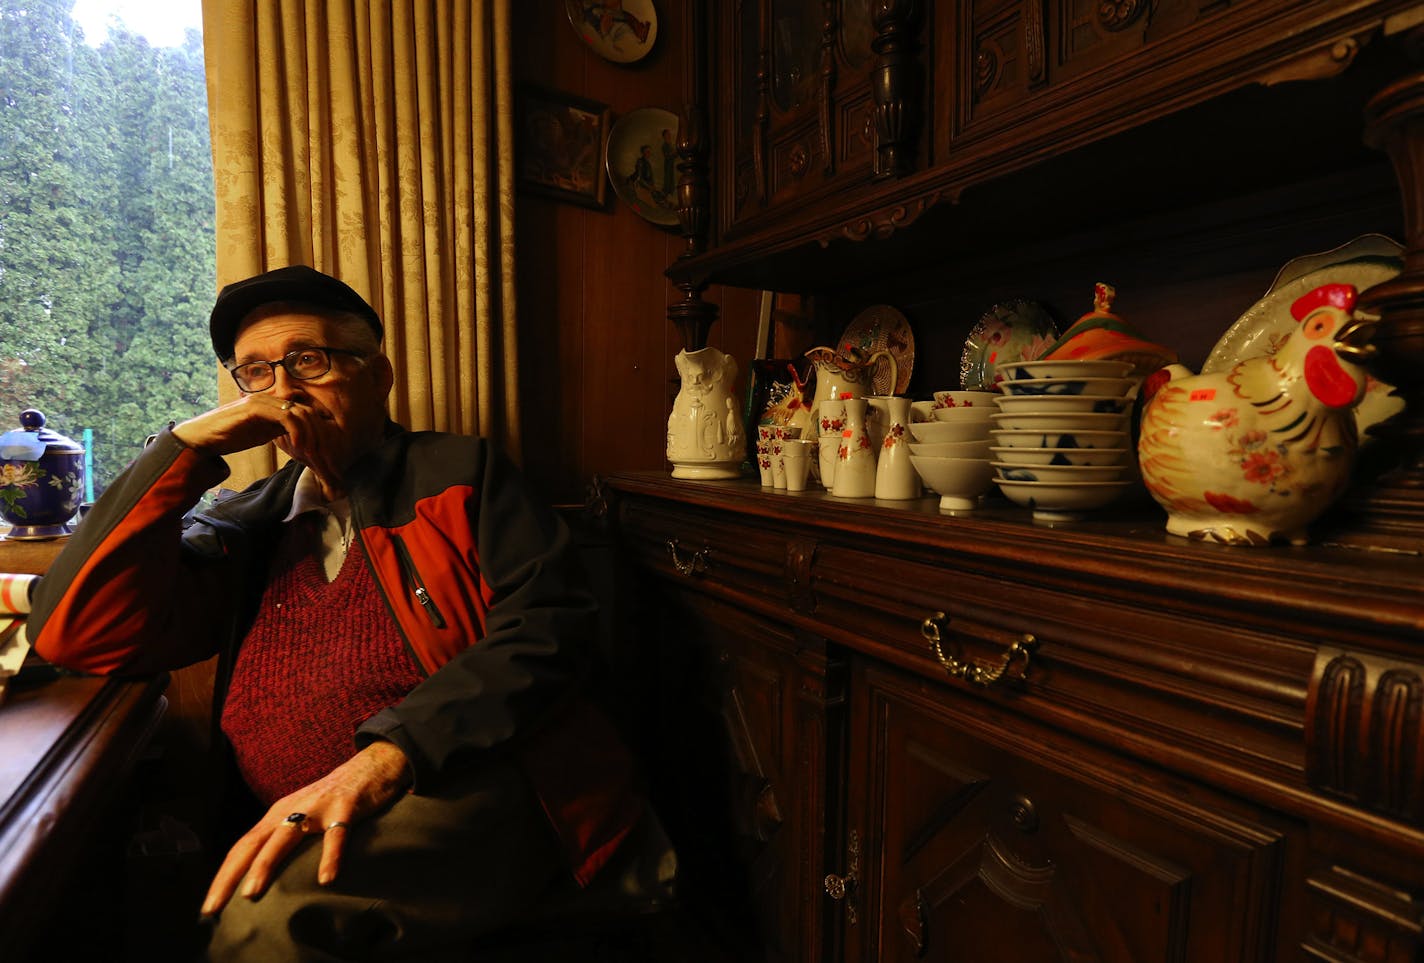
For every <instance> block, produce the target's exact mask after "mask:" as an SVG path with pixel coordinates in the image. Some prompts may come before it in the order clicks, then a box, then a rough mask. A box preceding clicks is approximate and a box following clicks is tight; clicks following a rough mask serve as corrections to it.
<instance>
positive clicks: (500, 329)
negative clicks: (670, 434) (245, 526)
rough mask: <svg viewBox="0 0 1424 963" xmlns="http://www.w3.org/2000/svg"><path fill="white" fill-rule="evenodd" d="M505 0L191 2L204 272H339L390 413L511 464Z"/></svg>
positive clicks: (254, 469)
mask: <svg viewBox="0 0 1424 963" xmlns="http://www.w3.org/2000/svg"><path fill="white" fill-rule="evenodd" d="M509 4H510V0H203V43H204V51H205V56H206V59H207V76H208V112H209V117H210V121H211V126H212V143H213V174H214V181H215V183H216V188H217V225H216V230H217V273H218V284H219V286H221V285H223V284H226V283H229V282H231V281H235V280H239V279H241V278H244V277H248V276H250V275H252V274H256V273H258V272H261V271H265V270H268V269H271V268H275V267H281V266H283V265H286V264H294V263H304V264H310V265H312V266H313V267H316V268H319V269H321V270H323V271H326V272H327V273H329V274H333V275H336V276H337V277H340V278H341V279H342V280H344V281H346V282H347V283H348V284H350V285H351V286H352V287H354V288H356V289H357V290H358V291H360V292H361V293H362V294H364V295H365V296H366V297H367V299H368V300H370V302H371V303H372V304H373V305H374V306H375V307H376V309H377V310H378V311H379V312H380V314H381V317H382V319H383V320H384V321H385V325H386V341H385V346H386V351H387V353H388V354H389V355H390V357H391V360H392V362H393V363H394V365H395V369H396V372H397V383H396V389H395V391H394V393H393V394H392V399H391V405H390V408H391V415H392V417H394V418H395V419H396V420H397V421H399V422H401V423H402V424H405V425H407V426H408V427H411V428H415V429H436V430H441V431H453V432H460V433H463V434H472V435H484V436H486V437H489V438H491V439H493V440H494V441H496V442H497V443H498V444H500V445H502V446H503V447H504V448H505V450H506V451H508V452H509V454H510V455H511V456H513V457H514V458H515V459H516V460H519V458H520V455H521V450H520V444H521V443H520V433H519V407H518V400H517V398H518V395H517V387H518V372H519V358H518V350H517V342H516V339H515V331H514V315H515V296H514V179H513V169H514V164H513V120H512V118H513V83H512V80H511V64H510V8H509ZM220 384H221V386H222V387H221V389H220V390H221V392H222V397H223V398H229V397H232V395H233V394H235V391H236V389H235V387H234V386H233V385H232V382H231V379H230V378H228V377H227V375H226V374H221V376H220ZM275 457H276V452H275V449H271V450H268V451H263V452H251V453H246V454H245V455H243V456H238V457H235V458H233V459H231V461H232V465H233V470H234V477H233V479H232V480H231V481H230V482H229V484H232V485H241V484H245V483H247V482H249V481H252V480H253V479H255V478H260V477H262V476H263V475H266V474H268V473H269V472H270V471H271V470H272V469H273V468H274V467H275Z"/></svg>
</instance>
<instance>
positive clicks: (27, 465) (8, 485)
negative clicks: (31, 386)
mask: <svg viewBox="0 0 1424 963" xmlns="http://www.w3.org/2000/svg"><path fill="white" fill-rule="evenodd" d="M84 489H85V486H84V449H83V448H82V447H81V446H79V445H77V444H75V443H74V442H72V441H70V440H69V439H68V438H66V437H64V436H63V435H61V434H59V433H58V432H56V431H54V430H53V429H51V428H46V427H45V416H44V415H43V414H42V413H40V412H39V411H36V410H35V409H34V408H27V409H25V410H24V411H22V412H21V413H20V427H19V429H18V430H16V431H7V432H5V433H4V434H3V435H0V521H4V522H8V523H9V524H10V526H11V528H10V531H9V533H8V534H7V535H6V536H5V537H6V538H11V539H16V540H26V539H29V540H35V541H39V540H43V539H48V538H63V537H64V536H66V535H69V534H70V528H69V524H68V523H69V520H70V519H71V518H73V517H74V515H75V513H76V512H78V511H79V504H80V502H82V501H83V499H84Z"/></svg>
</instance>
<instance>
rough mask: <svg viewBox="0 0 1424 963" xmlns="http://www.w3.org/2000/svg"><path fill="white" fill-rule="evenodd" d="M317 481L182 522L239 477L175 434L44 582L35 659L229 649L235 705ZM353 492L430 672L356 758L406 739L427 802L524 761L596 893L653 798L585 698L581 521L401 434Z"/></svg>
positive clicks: (146, 667)
mask: <svg viewBox="0 0 1424 963" xmlns="http://www.w3.org/2000/svg"><path fill="white" fill-rule="evenodd" d="M300 471H301V466H300V465H298V464H296V463H289V464H288V465H286V466H285V467H283V468H282V469H280V470H278V471H277V472H276V473H274V474H273V475H271V476H269V477H268V478H265V479H263V480H262V481H260V482H257V483H256V484H254V485H252V486H251V487H249V488H247V489H246V490H245V491H242V492H240V493H238V494H235V495H232V496H231V497H228V498H226V499H224V500H221V501H219V502H218V503H217V504H216V505H215V506H214V507H213V508H211V509H209V510H207V511H205V512H201V513H199V514H197V515H196V516H194V518H193V521H192V523H191V524H189V525H188V526H187V527H186V528H184V524H183V519H184V516H185V514H186V513H188V512H189V511H190V510H191V509H192V508H193V506H194V505H196V504H197V503H198V501H199V499H200V498H201V497H202V495H203V494H204V492H206V491H207V490H208V489H210V488H212V487H214V486H216V485H217V484H219V483H220V482H222V481H223V480H224V479H225V478H226V477H227V474H228V469H227V466H226V464H225V463H224V462H223V461H222V459H220V458H216V457H212V456H209V455H204V454H201V453H199V452H197V451H194V450H193V449H190V448H188V447H186V446H184V445H183V444H182V443H181V442H179V441H178V440H177V439H176V438H174V437H173V436H172V434H171V433H169V432H163V433H161V434H160V435H159V436H158V437H157V438H156V439H155V440H154V442H153V443H152V444H151V445H149V446H148V447H147V448H146V449H144V451H143V452H142V454H141V455H140V456H139V457H138V458H137V459H136V460H135V461H134V463H133V464H132V465H130V466H129V468H128V469H127V470H126V471H125V472H124V473H123V474H122V475H120V476H119V478H118V479H117V480H115V482H114V483H113V484H112V485H111V486H110V487H109V489H108V490H107V491H105V493H104V495H103V497H102V498H101V499H100V500H99V501H98V503H97V504H96V505H95V506H94V508H93V510H92V511H90V512H89V514H88V515H87V516H86V517H85V520H84V523H83V525H81V526H80V527H79V530H78V531H77V532H76V533H75V534H74V536H73V537H72V538H71V539H70V541H69V543H68V544H67V545H66V546H65V549H64V551H63V552H61V553H60V556H59V557H58V558H57V559H56V560H55V562H54V564H53V565H52V566H51V568H50V570H49V572H48V573H46V575H45V577H44V578H43V579H41V580H40V581H39V582H38V583H37V584H36V586H35V589H34V592H33V599H32V603H33V611H32V613H31V615H30V617H29V623H28V625H29V628H28V631H29V635H30V639H31V641H32V642H33V643H34V645H35V649H36V651H37V652H38V653H39V654H40V655H41V656H42V657H44V658H45V659H48V660H49V661H51V662H54V663H56V664H58V665H62V666H65V667H68V668H72V669H76V670H80V671H85V672H93V673H98V674H105V675H107V674H124V675H132V674H145V673H153V672H160V671H167V670H171V669H176V668H180V667H182V666H185V665H190V664H192V663H195V662H200V661H202V660H204V659H207V658H209V657H210V656H212V655H213V654H220V655H221V656H222V658H221V659H220V660H219V662H218V674H217V685H216V693H215V698H216V700H217V702H216V704H217V705H219V706H220V705H221V704H222V700H223V697H224V695H225V692H226V688H227V681H228V678H229V674H230V671H231V667H232V664H233V658H234V656H235V655H236V652H237V648H238V646H239V645H240V644H241V642H242V640H243V638H244V637H245V636H246V634H247V629H248V627H249V626H250V625H251V623H252V620H253V618H254V617H255V615H256V611H257V606H258V604H259V603H260V601H261V598H262V591H263V588H264V586H265V584H266V581H267V565H268V563H269V559H270V558H271V557H272V554H273V548H274V546H275V544H276V540H277V538H278V536H279V535H280V533H281V529H282V521H281V520H282V518H283V517H284V516H285V515H286V513H287V511H288V509H289V507H290V506H291V503H292V492H293V489H294V488H295V486H296V482H297V477H298V475H299V474H300ZM347 488H348V497H349V499H350V502H351V516H352V523H353V526H354V528H355V532H356V537H357V538H358V539H359V540H360V542H361V545H362V547H363V548H364V550H365V555H366V558H367V559H368V560H369V563H370V565H371V569H372V574H373V575H374V577H375V581H376V584H377V585H378V586H379V588H380V591H381V594H382V595H383V597H384V599H385V602H386V604H387V606H388V607H389V610H390V612H391V615H392V616H393V617H394V620H395V623H396V625H397V626H398V627H399V629H400V632H401V635H402V636H403V638H404V640H405V643H406V645H407V646H408V649H409V652H410V655H411V657H412V658H413V659H414V661H415V663H416V665H418V666H419V667H420V669H421V671H422V673H423V674H424V675H425V679H424V681H423V682H421V683H420V684H419V685H417V686H416V687H415V688H414V689H412V690H411V691H410V693H409V694H408V695H407V696H406V697H405V698H404V699H402V700H401V701H400V702H398V703H397V704H396V705H394V706H392V707H390V708H389V709H385V710H383V711H382V712H380V713H377V714H376V715H375V716H373V717H372V718H371V719H369V720H368V721H367V722H365V723H364V724H362V725H361V726H360V728H359V730H358V731H357V733H356V737H355V738H356V745H357V746H361V745H366V744H368V743H370V742H372V741H374V740H376V739H389V740H390V741H392V742H394V743H395V744H396V745H398V746H400V748H401V749H402V750H403V751H404V752H405V754H406V756H407V757H408V758H409V760H410V765H411V769H412V771H413V773H414V777H415V783H414V791H415V792H417V793H419V792H422V791H430V790H433V789H435V788H437V787H438V786H439V785H440V784H441V782H442V780H443V779H444V777H445V776H446V774H448V773H451V772H453V771H457V770H458V769H460V768H461V767H465V766H473V765H479V763H480V760H481V759H482V758H486V759H487V758H490V757H492V756H493V755H495V754H500V755H504V756H506V757H507V758H513V759H516V760H517V761H518V762H519V763H520V765H521V766H522V767H523V769H524V770H525V772H526V773H527V774H528V776H529V778H530V781H531V783H532V785H533V787H534V789H535V791H536V792H537V793H538V796H539V799H540V801H541V803H542V804H543V806H544V809H545V812H546V813H547V814H548V816H549V819H550V821H551V823H552V824H553V826H554V828H555V830H556V831H557V832H558V834H559V836H560V838H561V839H562V840H563V842H564V845H565V849H566V851H567V853H568V856H569V860H570V867H571V869H572V870H573V873H574V876H575V877H576V878H577V879H578V880H579V881H580V882H581V883H586V882H587V881H588V880H589V879H590V878H591V877H592V875H593V873H594V872H596V871H597V869H598V867H599V866H601V865H602V864H603V863H604V862H606V861H607V859H608V857H609V856H611V855H612V852H613V851H614V849H615V848H616V847H617V845H618V843H619V842H620V841H621V840H622V839H623V837H624V836H625V835H626V833H627V831H628V829H629V828H630V827H631V826H632V825H633V823H634V822H635V821H636V820H637V818H638V817H639V815H641V807H642V803H641V799H640V797H639V795H638V794H637V792H636V791H635V788H634V776H633V771H632V764H631V760H630V759H629V757H628V754H627V752H626V750H625V749H624V748H623V746H622V744H621V742H620V741H619V740H618V737H617V735H616V733H615V732H614V730H613V729H612V727H611V725H610V724H609V723H608V722H607V721H606V720H605V719H604V718H603V717H602V716H601V715H600V714H599V713H598V712H597V711H596V710H595V709H594V708H593V707H592V706H591V705H589V704H588V703H587V702H586V701H584V700H583V698H582V697H581V696H580V695H579V691H578V690H579V688H580V685H581V683H582V682H583V680H584V678H585V675H586V670H587V668H588V660H589V654H590V653H591V651H592V647H593V639H592V632H593V615H594V611H595V607H594V602H593V599H592V597H591V596H590V595H589V593H588V592H587V591H586V590H585V589H584V588H583V582H582V579H581V578H580V577H579V574H578V573H577V568H576V563H575V559H574V556H573V550H572V548H571V540H570V537H569V533H568V530H567V528H566V527H565V526H564V524H563V523H562V521H561V520H560V519H559V518H558V516H557V515H555V514H554V513H553V512H552V511H551V510H548V509H547V508H544V507H542V506H540V505H538V504H537V503H536V502H535V500H534V499H533V498H531V497H530V494H529V492H528V490H527V488H526V486H525V484H524V482H523V480H522V479H521V478H520V477H519V475H518V474H517V472H516V471H515V470H514V469H513V468H512V466H510V465H509V464H508V463H507V462H506V461H505V460H504V459H503V458H501V457H499V456H497V455H495V454H493V453H492V451H491V449H490V448H489V447H488V445H487V444H486V443H485V442H483V441H482V440H480V439H475V438H468V437H464V436H460V435H449V434H442V433H436V432H409V431H405V430H404V429H402V428H400V427H399V426H396V425H390V426H389V431H388V434H387V437H386V438H385V439H384V441H383V442H382V443H381V445H380V446H379V447H378V449H377V450H376V452H375V453H374V455H372V456H370V457H368V458H367V459H366V460H364V461H363V462H362V463H361V465H360V466H359V468H358V469H357V470H355V471H353V473H352V475H351V477H350V478H348V479H347ZM312 644H314V645H320V644H321V641H320V640H313V643H312Z"/></svg>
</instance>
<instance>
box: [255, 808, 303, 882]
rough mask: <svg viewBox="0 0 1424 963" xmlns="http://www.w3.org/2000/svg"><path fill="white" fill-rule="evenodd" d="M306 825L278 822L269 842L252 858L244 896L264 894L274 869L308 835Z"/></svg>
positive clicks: (269, 837)
mask: <svg viewBox="0 0 1424 963" xmlns="http://www.w3.org/2000/svg"><path fill="white" fill-rule="evenodd" d="M304 825H306V824H305V823H293V822H281V823H278V824H277V828H276V829H274V830H272V834H271V835H270V836H268V837H267V842H265V843H263V844H262V848H261V849H260V850H259V851H258V853H257V855H256V857H254V858H253V860H252V865H251V866H249V867H248V869H247V881H246V882H244V883H243V884H242V895H243V896H246V897H247V898H248V899H255V898H256V897H258V896H261V895H262V893H263V892H264V891H265V890H266V889H267V884H268V883H270V882H271V881H272V871H273V870H274V869H276V868H277V866H278V865H279V864H281V862H282V860H284V859H286V858H287V855H288V854H289V853H291V851H292V850H294V849H296V848H297V844H298V843H300V842H301V841H302V839H303V837H304V836H305V835H306V834H305V833H304V832H303V831H302V826H304Z"/></svg>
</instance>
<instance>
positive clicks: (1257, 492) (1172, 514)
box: [1137, 284, 1366, 545]
mask: <svg viewBox="0 0 1424 963" xmlns="http://www.w3.org/2000/svg"><path fill="white" fill-rule="evenodd" d="M1355 298H1356V291H1355V288H1354V287H1353V286H1351V285H1348V284H1325V285H1321V286H1320V287H1318V288H1315V289H1314V290H1312V291H1310V292H1309V293H1307V294H1305V295H1303V296H1301V297H1300V298H1298V299H1297V300H1296V301H1295V302H1294V303H1293V304H1292V305H1291V315H1292V316H1293V317H1294V318H1295V319H1296V321H1297V322H1299V327H1297V328H1296V329H1295V330H1294V331H1293V332H1291V334H1290V336H1289V337H1288V338H1286V340H1285V341H1284V342H1282V343H1281V345H1280V346H1279V348H1277V350H1276V352H1275V353H1274V354H1271V355H1267V356H1265V357H1260V358H1250V359H1247V360H1245V361H1242V362H1240V363H1239V364H1237V365H1236V366H1235V367H1234V368H1231V369H1230V370H1228V371H1219V372H1214V373H1212V374H1203V375H1192V374H1191V372H1189V371H1187V369H1185V368H1183V367H1182V366H1180V365H1170V366H1168V367H1167V368H1164V369H1162V371H1160V372H1158V373H1156V374H1154V375H1152V376H1151V377H1149V378H1148V380H1147V382H1146V383H1145V384H1144V385H1143V394H1144V396H1145V397H1147V398H1148V401H1147V404H1146V407H1145V408H1144V410H1143V413H1142V431H1141V435H1140V438H1139V441H1138V446H1137V454H1138V460H1139V463H1140V466H1141V469H1142V480H1143V481H1144V482H1145V483H1146V485H1147V490H1148V491H1149V492H1151V494H1152V497H1153V498H1155V499H1156V500H1157V501H1158V503H1159V504H1161V506H1162V507H1163V508H1165V509H1166V510H1167V531H1169V532H1171V533H1173V534H1175V535H1184V536H1186V537H1188V538H1196V539H1210V540H1214V541H1218V542H1224V543H1227V544H1231V545H1264V544H1267V543H1269V542H1271V541H1275V540H1285V541H1289V542H1291V543H1292V544H1295V545H1300V544H1304V543H1305V541H1306V526H1307V525H1309V524H1310V523H1311V522H1312V521H1314V520H1315V519H1316V518H1317V517H1318V516H1319V515H1320V514H1321V513H1322V512H1324V511H1325V509H1326V508H1327V507H1329V505H1330V503H1331V502H1333V501H1334V500H1335V499H1336V498H1337V497H1338V496H1339V495H1340V494H1341V493H1342V492H1343V491H1344V490H1345V486H1346V484H1347V483H1348V482H1349V479H1350V470H1351V468H1352V467H1353V466H1354V461H1355V450H1356V444H1357V440H1356V431H1355V419H1354V416H1353V415H1352V413H1351V409H1353V408H1354V407H1355V405H1357V404H1358V403H1359V402H1360V399H1361V398H1362V397H1363V396H1364V392H1365V383H1366V376H1365V372H1364V371H1363V369H1361V368H1360V367H1358V366H1357V365H1355V364H1354V363H1353V362H1351V361H1349V360H1346V356H1347V355H1351V354H1357V353H1358V349H1352V348H1349V347H1348V346H1346V345H1345V344H1344V343H1343V342H1342V340H1341V334H1342V331H1343V330H1344V329H1345V328H1346V327H1347V326H1349V325H1351V313H1352V312H1353V310H1354V307H1355Z"/></svg>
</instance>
